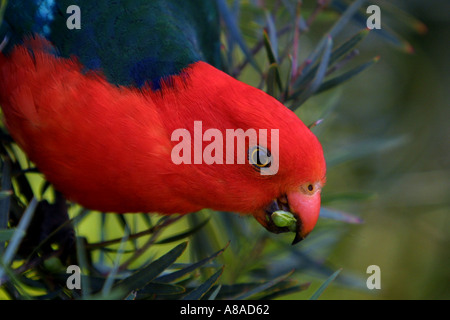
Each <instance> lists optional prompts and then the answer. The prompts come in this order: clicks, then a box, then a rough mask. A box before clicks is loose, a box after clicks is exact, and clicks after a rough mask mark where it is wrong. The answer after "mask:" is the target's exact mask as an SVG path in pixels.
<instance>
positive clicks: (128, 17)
mask: <svg viewBox="0 0 450 320" xmlns="http://www.w3.org/2000/svg"><path fill="white" fill-rule="evenodd" d="M70 5H78V6H79V8H80V11H81V29H79V30H77V29H73V30H69V29H68V28H67V25H66V21H67V19H68V18H69V16H70V14H68V13H66V10H67V7H68V6H70ZM5 20H6V22H5V23H4V24H3V25H2V26H1V27H0V36H2V35H5V34H9V35H10V38H11V41H10V42H11V43H10V44H9V46H8V47H9V49H10V48H11V47H12V45H14V44H16V43H19V42H20V41H21V40H22V39H23V37H24V36H26V35H29V34H31V33H39V34H41V35H42V36H45V37H46V38H47V39H49V40H50V41H51V42H52V43H53V44H54V46H55V47H56V48H57V50H56V51H55V52H52V53H53V54H57V53H58V54H60V55H61V56H63V57H72V56H76V57H77V58H78V59H79V61H80V62H81V63H82V64H83V66H84V67H85V70H95V71H97V70H98V71H100V72H102V73H103V74H104V75H105V76H106V78H107V80H108V81H109V82H110V83H113V84H117V85H125V86H137V87H142V86H144V85H145V84H146V83H151V85H152V87H153V88H154V89H158V88H159V87H160V83H161V79H162V78H165V77H167V76H170V75H175V74H178V73H179V72H180V70H181V69H183V68H185V67H187V66H188V65H189V64H192V63H194V62H196V61H199V60H203V61H206V62H208V63H210V64H212V65H213V66H216V67H220V25H219V16H218V12H217V8H216V2H215V1H212V0H211V1H203V0H183V1H180V0H151V1H150V0H121V1H106V0H100V1H92V0H12V1H9V2H8V7H7V10H6V14H5Z"/></svg>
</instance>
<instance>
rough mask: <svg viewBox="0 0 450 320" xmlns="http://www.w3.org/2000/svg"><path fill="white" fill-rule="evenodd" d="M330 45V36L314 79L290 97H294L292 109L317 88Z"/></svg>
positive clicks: (328, 58) (326, 66)
mask: <svg viewBox="0 0 450 320" xmlns="http://www.w3.org/2000/svg"><path fill="white" fill-rule="evenodd" d="M332 46H333V39H332V38H331V37H328V41H327V42H326V45H325V48H324V52H323V55H322V60H321V61H320V64H319V67H318V68H317V73H316V75H315V77H314V80H313V81H312V82H311V83H310V84H309V86H308V87H307V88H306V89H305V90H304V91H302V92H297V93H294V94H293V95H292V98H293V99H296V100H295V103H294V105H293V106H292V107H293V108H294V109H295V108H296V107H298V106H301V105H302V104H303V103H304V102H305V101H306V100H307V99H308V98H309V97H311V96H312V95H313V94H314V93H315V92H316V91H317V89H319V87H320V85H321V84H322V81H323V79H324V78H325V75H326V72H327V68H328V64H329V61H330V56H331V48H332ZM296 96H298V98H296Z"/></svg>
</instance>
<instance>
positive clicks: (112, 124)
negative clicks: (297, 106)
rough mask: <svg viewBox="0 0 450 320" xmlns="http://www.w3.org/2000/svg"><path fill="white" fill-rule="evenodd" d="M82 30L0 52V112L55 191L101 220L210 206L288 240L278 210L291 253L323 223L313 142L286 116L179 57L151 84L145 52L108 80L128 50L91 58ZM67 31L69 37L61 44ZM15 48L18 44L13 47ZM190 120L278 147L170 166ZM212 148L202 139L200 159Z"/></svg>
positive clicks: (318, 155)
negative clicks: (260, 133)
mask: <svg viewBox="0 0 450 320" xmlns="http://www.w3.org/2000/svg"><path fill="white" fill-rule="evenodd" d="M28 1H34V2H37V3H40V2H42V1H39V0H28ZM19 2H23V1H19ZM44 2H46V3H53V4H54V1H44ZM187 2H189V1H187ZM57 3H58V4H59V5H62V3H63V1H57ZM86 6H87V4H86ZM40 8H41V7H40ZM153 9H154V8H153ZM8 10H10V12H11V15H10V20H8ZM13 10H16V11H13ZM48 10H49V12H52V11H51V10H50V9H48ZM98 10H100V9H98ZM84 11H86V10H83V8H82V11H81V12H84ZM15 12H17V8H15V7H14V5H11V7H8V8H7V11H6V15H5V19H6V21H7V22H8V21H9V22H8V23H9V25H12V24H14V23H17V21H19V20H20V19H21V17H20V14H19V13H16V15H14V13H15ZM39 12H40V13H41V14H42V9H41V11H39ZM55 12H56V11H53V13H52V15H50V14H47V17H48V19H49V20H51V21H50V22H49V21H47V22H46V23H48V24H49V25H50V27H51V28H50V29H51V30H56V29H54V28H55V25H56V23H57V22H55V20H57V19H58V17H55V15H56V13H55ZM96 14H97V15H101V14H102V13H101V12H97V13H96ZM127 14H128V15H131V14H133V11H132V10H123V11H119V12H118V13H117V16H118V17H122V16H123V15H125V16H126V15H127ZM167 14H168V13H166V15H167ZM176 14H184V15H187V11H186V10H184V11H182V12H178V11H177V13H176ZM62 18H64V17H62ZM62 18H61V19H62ZM61 19H60V20H61ZM149 19H150V18H149ZM155 19H156V18H155ZM85 20H90V19H84V20H82V21H85ZM64 21H65V20H64ZM152 21H153V20H152ZM177 21H180V20H177ZM39 23H40V24H41V25H42V24H43V22H42V19H41V20H39ZM59 23H61V22H59ZM89 23H90V22H86V24H87V25H86V26H82V28H81V31H80V32H84V33H80V34H81V35H83V36H84V38H83V40H82V42H80V41H81V40H79V39H78V38H70V37H73V36H72V35H70V36H67V34H70V33H71V32H72V30H64V32H63V31H61V29H59V30H58V31H55V32H53V33H51V32H50V34H53V37H52V36H51V35H48V33H49V31H48V28H42V30H36V29H35V28H34V29H33V32H25V31H24V32H23V33H22V34H20V35H17V34H14V33H13V32H12V31H11V32H10V34H9V35H8V34H7V35H6V37H5V39H9V40H10V41H9V43H8V45H9V48H8V47H7V48H6V49H4V50H3V51H4V52H3V53H0V77H1V79H2V81H1V82H0V105H1V107H2V110H3V114H4V121H5V124H6V126H7V129H8V131H9V132H10V134H11V136H12V137H13V139H14V140H15V141H16V142H17V144H18V145H19V146H20V147H21V148H22V149H23V150H24V151H25V153H26V154H27V155H28V157H29V158H30V160H31V161H33V162H34V163H35V164H36V166H37V168H38V169H39V170H40V171H41V172H42V173H43V174H44V175H45V177H46V179H47V180H48V181H50V182H51V183H52V184H53V185H54V187H55V189H56V190H58V191H60V192H61V193H63V194H64V195H65V196H66V197H67V198H68V199H69V200H71V201H74V202H77V203H79V204H81V205H83V206H85V207H87V208H90V209H94V210H100V211H104V212H116V213H125V212H158V213H161V214H175V213H179V214H187V213H190V212H194V211H198V210H200V209H202V208H211V209H214V210H221V211H231V212H237V213H240V214H243V215H253V216H254V217H255V218H256V220H257V221H258V222H259V223H260V224H261V225H263V226H264V227H265V228H266V229H268V230H269V231H271V232H275V233H279V232H287V231H289V230H288V228H286V227H278V226H277V225H275V223H274V222H273V221H272V219H271V214H272V213H273V212H274V211H277V210H286V211H290V212H291V213H292V214H293V215H294V217H295V219H296V229H295V232H296V236H295V239H294V243H296V242H298V241H300V240H301V239H303V238H304V237H306V235H308V234H309V233H310V232H311V230H312V229H313V228H314V226H315V224H316V222H317V219H318V216H319V211H320V193H321V189H322V187H323V185H324V183H325V173H326V165H325V160H324V155H323V150H322V147H321V145H320V143H319V141H318V139H317V138H316V136H315V135H314V134H313V133H312V132H311V131H310V129H309V128H308V127H306V126H305V125H304V124H303V122H302V121H301V120H300V119H299V118H298V117H297V116H296V115H295V114H294V113H293V112H292V111H290V110H289V109H288V108H286V107H285V106H284V105H282V104H281V103H280V102H279V101H277V100H276V99H274V98H273V97H271V96H269V95H267V94H266V93H264V92H263V91H261V90H259V89H256V88H254V87H252V86H249V85H247V84H245V83H243V82H240V81H238V80H236V79H234V78H232V77H231V76H229V75H227V74H226V73H224V72H222V71H220V70H219V69H218V68H216V67H215V66H213V65H212V64H211V63H208V61H212V59H210V58H207V57H206V55H203V56H200V57H197V56H196V57H195V58H193V59H191V58H189V59H187V60H186V61H187V62H188V63H185V65H182V67H181V68H180V67H179V66H178V65H177V66H176V67H175V69H177V72H176V73H173V72H165V73H159V74H158V77H155V76H154V75H153V74H151V73H149V72H150V71H148V70H153V69H152V68H153V67H154V66H160V65H164V66H165V65H167V61H166V59H167V57H162V58H158V59H159V60H155V59H154V58H153V56H151V57H150V54H148V53H145V52H144V53H143V54H144V55H145V54H147V55H148V57H147V56H145V57H144V58H142V59H140V60H139V61H138V62H139V63H134V64H133V66H132V67H130V66H129V65H127V68H128V69H121V70H119V71H121V72H114V68H111V67H108V65H109V64H108V60H107V59H117V61H118V62H117V65H119V64H120V63H122V61H120V63H119V59H120V57H121V56H122V57H123V56H125V55H128V54H129V52H127V49H128V48H127V47H126V46H125V44H124V47H122V49H123V50H124V53H123V54H122V53H120V52H119V53H117V55H114V54H113V50H115V49H117V48H115V49H114V48H113V45H112V44H111V43H107V44H104V47H103V48H108V46H111V48H112V49H111V51H110V52H109V53H108V52H107V50H106V49H105V50H104V51H106V52H107V53H104V52H103V51H102V52H101V53H99V52H100V51H101V50H100V49H98V48H100V45H98V42H97V43H94V41H100V40H96V39H97V38H95V37H94V36H92V37H93V38H92V37H91V38H89V37H87V36H86V34H87V33H88V31H89V28H91V29H93V30H97V29H95V28H98V26H97V25H92V26H91V25H90V24H89ZM142 23H143V24H144V25H139V24H138V25H137V26H136V25H133V27H134V28H138V30H143V29H144V31H140V32H141V33H143V34H152V33H155V32H154V31H152V30H145V22H142ZM149 23H150V22H149ZM211 23H215V22H211ZM47 27H48V26H47ZM116 27H117V28H119V27H120V28H123V26H116ZM83 28H86V29H87V30H86V29H85V30H83ZM75 32H77V31H76V30H75ZM114 32H117V30H116V31H114ZM64 33H65V34H66V35H65V38H64V37H62V36H61V35H60V34H64ZM152 36H153V35H152ZM177 36H179V35H177ZM197 36H198V35H197ZM58 37H59V38H58ZM96 37H99V35H97V36H96ZM160 37H161V36H160ZM15 38H17V39H20V40H17V42H16V43H11V42H14V41H16V40H14V39H15ZM61 39H62V40H61ZM5 41H6V40H5ZM64 41H65V42H64ZM102 41H103V40H102ZM110 41H111V42H113V41H114V40H110ZM118 41H119V40H118ZM136 41H137V40H136ZM174 41H175V40H174ZM176 41H177V43H178V42H179V39H176ZM138 42H139V41H137V43H138ZM67 43H70V45H67ZM74 43H75V44H76V45H75V44H74ZM87 43H88V44H87ZM92 43H94V44H95V45H97V46H98V48H97V51H95V50H94V51H92V52H95V54H92V55H94V56H95V57H94V58H91V57H90V56H89V55H90V54H91V53H88V54H85V53H84V52H82V51H83V50H84V49H86V51H89V50H88V48H87V47H88V46H89V45H91V44H92ZM191 45H192V43H191ZM92 46H94V45H92ZM65 50H66V51H67V53H66V52H65ZM152 50H153V49H152ZM119 51H120V50H119ZM195 52H201V50H197V49H196V51H195ZM102 54H105V56H106V55H107V58H104V59H103V58H102ZM97 55H98V57H97ZM111 56H113V57H111ZM160 56H161V54H160V53H159V56H158V57H160ZM86 57H89V59H88V58H86ZM99 57H100V58H99ZM149 57H150V58H149ZM169 58H170V57H169ZM102 59H103V60H102ZM123 59H124V58H123ZM99 61H100V62H99ZM104 61H107V62H104ZM127 63H128V61H127ZM171 63H172V62H171ZM136 65H138V66H139V69H137V70H138V71H136V67H135V66H136ZM133 68H134V69H133ZM118 69H119V68H118ZM123 70H127V71H129V70H133V73H131V72H129V73H126V72H122V71H123ZM129 74H130V75H131V76H128V75H129ZM122 75H125V76H123V77H122ZM161 75H163V76H161ZM130 79H131V80H130ZM155 79H159V81H155ZM197 121H201V124H202V133H205V132H206V131H207V130H209V129H215V130H218V132H221V133H222V134H223V136H226V130H230V129H234V130H236V129H242V130H244V131H246V130H248V129H255V130H260V129H267V130H268V132H271V130H273V129H276V130H278V132H279V138H278V139H279V141H277V142H278V148H277V149H278V150H275V149H271V146H272V145H273V142H274V141H272V138H273V137H271V136H270V135H269V136H268V137H267V142H263V141H261V140H260V139H259V140H258V142H257V144H256V145H250V144H251V141H248V142H247V143H246V144H245V146H239V145H238V146H237V148H236V150H235V152H236V153H237V152H238V151H239V150H238V148H239V147H240V148H245V150H240V151H244V152H245V154H246V155H248V159H247V160H248V161H246V163H244V164H240V163H239V164H238V163H234V164H229V163H226V162H224V163H223V164H221V163H212V164H207V163H205V162H202V163H201V164H197V163H191V164H187V163H181V164H176V163H174V161H173V158H172V152H173V150H174V147H175V146H176V145H177V144H178V142H177V141H173V139H172V134H173V132H174V131H175V130H177V129H185V130H186V132H189V133H190V136H191V137H194V135H195V133H194V123H195V122H197ZM208 145H209V143H208V142H205V141H203V144H202V147H201V148H202V151H203V152H204V151H205V148H207V147H208ZM223 146H224V150H225V143H224V144H223ZM252 150H257V151H258V152H257V153H254V152H252ZM216 151H217V150H216ZM194 152H195V150H194V149H192V154H194ZM254 155H256V158H255V159H253V160H254V161H251V160H252V159H251V158H252V157H253V156H254ZM267 155H270V157H272V158H271V159H274V157H275V158H276V159H278V161H279V164H278V165H279V168H278V171H277V172H276V174H273V175H262V174H261V169H262V168H264V167H270V165H271V162H270V161H262V160H261V159H263V158H264V156H267Z"/></svg>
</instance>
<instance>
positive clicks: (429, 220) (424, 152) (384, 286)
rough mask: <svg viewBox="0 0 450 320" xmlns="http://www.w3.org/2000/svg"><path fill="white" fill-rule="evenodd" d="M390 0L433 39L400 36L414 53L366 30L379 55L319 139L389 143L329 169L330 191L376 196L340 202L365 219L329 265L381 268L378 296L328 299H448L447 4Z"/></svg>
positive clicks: (338, 293) (338, 289) (341, 293)
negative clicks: (372, 140) (361, 200)
mask: <svg viewBox="0 0 450 320" xmlns="http://www.w3.org/2000/svg"><path fill="white" fill-rule="evenodd" d="M392 2H393V3H395V4H397V5H398V6H399V7H402V8H404V9H405V10H406V11H407V12H409V13H411V14H412V15H413V16H415V17H416V18H418V19H419V20H421V21H422V22H423V23H424V24H425V25H426V26H427V28H428V31H427V33H426V34H423V35H420V34H415V33H406V34H405V33H404V34H403V35H404V36H405V38H406V39H407V40H408V41H409V42H410V43H411V44H412V46H413V47H414V53H413V54H405V53H404V52H401V51H399V50H396V49H393V48H392V47H390V46H389V45H386V43H385V42H383V41H381V40H380V39H379V38H377V37H376V36H374V35H373V34H369V36H368V38H367V39H366V40H365V41H364V42H363V44H362V45H361V47H360V51H361V55H362V56H367V57H372V56H374V55H380V58H381V59H380V61H379V62H378V63H377V64H376V65H375V66H372V67H371V68H370V69H369V70H366V71H364V72H363V73H362V74H360V75H359V76H357V77H356V78H354V79H353V80H351V81H350V82H348V83H347V84H345V85H344V86H343V88H342V92H341V95H340V98H339V100H338V101H337V106H336V107H335V109H334V110H333V112H332V113H331V114H330V115H329V117H327V118H326V120H325V122H324V124H323V127H322V128H321V130H322V131H320V134H319V136H320V138H321V140H322V142H323V143H324V148H325V150H328V151H330V150H337V149H339V148H346V147H347V146H348V145H351V144H353V143H354V144H355V145H357V144H358V141H364V140H371V139H374V141H377V140H378V139H380V141H381V140H386V141H391V140H392V143H387V144H386V145H385V147H384V148H380V150H379V151H377V152H374V153H371V154H369V155H367V156H365V157H362V158H360V159H358V160H354V161H345V162H343V163H340V164H337V165H336V166H335V167H332V168H331V169H330V170H329V171H328V180H327V181H328V183H327V187H326V188H325V191H324V192H326V190H327V188H329V189H332V190H342V191H343V192H344V191H355V190H360V191H363V192H369V193H371V192H373V193H374V194H375V195H376V197H375V198H373V199H372V200H370V201H365V202H357V203H348V202H346V203H335V204H334V207H335V208H340V209H342V210H344V211H348V212H353V213H358V214H360V215H361V216H362V217H363V219H364V220H365V223H364V224H362V225H355V226H351V227H349V228H348V232H346V234H345V236H344V237H343V239H342V240H341V241H340V242H339V244H338V245H337V246H336V247H335V248H334V250H333V251H332V253H331V255H330V256H329V257H328V260H329V262H330V263H331V264H332V265H334V266H336V267H337V268H338V267H342V268H343V272H345V271H353V272H355V273H356V274H360V275H365V273H366V268H367V266H369V265H372V264H375V265H378V266H380V268H381V290H356V291H355V290H347V289H345V288H344V287H342V286H339V285H338V284H334V285H333V286H332V287H330V288H329V289H328V290H327V291H325V293H324V294H323V296H322V298H328V299H372V298H379V299H449V298H450V259H449V258H450V256H449V254H450V250H449V245H450V242H449V240H450V234H449V230H450V217H449V214H450V144H449V140H450V126H449V119H450V90H449V89H450V82H449V79H450V68H449V66H450V60H449V57H450V46H449V41H450V37H449V35H450V2H449V1H420V0H415V1H392ZM381 8H382V7H381ZM382 10H383V8H382ZM383 22H384V21H383V11H382V26H383ZM314 99H317V100H319V99H324V97H320V96H318V97H316V98H313V99H311V101H313V100H314ZM309 102H310V101H309ZM305 108H308V106H307V105H306V106H305ZM341 139H342V140H341ZM396 139H397V140H396ZM360 147H361V148H364V147H365V146H364V145H360ZM336 148H337V149H336ZM365 276H366V277H367V276H369V275H365ZM314 285H315V282H313V286H314Z"/></svg>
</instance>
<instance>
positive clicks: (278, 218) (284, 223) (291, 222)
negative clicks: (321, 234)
mask: <svg viewBox="0 0 450 320" xmlns="http://www.w3.org/2000/svg"><path fill="white" fill-rule="evenodd" d="M270 218H271V219H272V221H273V223H275V225H276V226H277V227H280V228H283V227H287V228H289V230H290V231H292V232H295V231H296V225H297V220H296V219H295V217H294V215H293V214H292V213H290V212H287V211H283V210H278V211H275V212H274V213H272V215H271V216H270Z"/></svg>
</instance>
